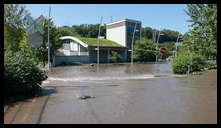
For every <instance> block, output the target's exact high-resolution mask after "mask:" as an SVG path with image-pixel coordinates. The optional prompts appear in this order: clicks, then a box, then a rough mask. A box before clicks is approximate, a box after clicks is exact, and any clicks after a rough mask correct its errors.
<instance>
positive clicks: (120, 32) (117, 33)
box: [106, 19, 141, 61]
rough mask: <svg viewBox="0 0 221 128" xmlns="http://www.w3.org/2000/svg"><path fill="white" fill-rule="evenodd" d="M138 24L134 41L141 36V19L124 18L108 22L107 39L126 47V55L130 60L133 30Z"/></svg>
mask: <svg viewBox="0 0 221 128" xmlns="http://www.w3.org/2000/svg"><path fill="white" fill-rule="evenodd" d="M135 26H136V31H135V36H134V42H135V41H136V40H137V39H139V38H140V34H141V21H137V20H131V19H124V20H120V21H115V22H112V23H108V24H106V39H108V40H112V41H115V42H118V43H120V44H121V45H122V46H124V47H126V48H127V50H125V56H127V60H128V61H129V60H130V56H131V52H128V51H129V50H131V46H132V38H133V32H134V29H135Z"/></svg>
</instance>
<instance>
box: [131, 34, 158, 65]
mask: <svg viewBox="0 0 221 128" xmlns="http://www.w3.org/2000/svg"><path fill="white" fill-rule="evenodd" d="M155 48H156V43H154V42H153V41H152V40H150V39H146V38H143V39H142V40H141V41H136V43H135V45H134V60H135V61H155V60H156V56H155V54H156V52H158V51H156V49H155ZM158 57H159V56H158Z"/></svg>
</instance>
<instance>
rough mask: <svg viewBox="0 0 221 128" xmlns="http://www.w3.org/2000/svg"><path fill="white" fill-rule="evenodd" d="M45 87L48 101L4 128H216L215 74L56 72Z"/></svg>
mask: <svg viewBox="0 0 221 128" xmlns="http://www.w3.org/2000/svg"><path fill="white" fill-rule="evenodd" d="M42 87H43V88H44V89H45V90H44V93H45V96H42V97H38V98H34V99H30V100H29V101H25V102H19V103H16V104H15V105H14V106H13V107H9V108H8V109H7V110H6V111H5V114H4V123H42V124H47V123H52V124H53V123H56V124H57V123H61V124H73V123H78V124H79V123H115V124H116V123H164V124H165V123H180V124H183V123H203V124H205V123H217V72H216V70H210V71H205V72H203V74H202V75H195V76H186V75H173V74H172V71H171V68H170V64H169V63H161V64H134V65H133V70H131V67H130V64H100V68H99V72H96V65H95V67H94V68H92V67H90V66H89V65H83V66H67V67H56V68H53V69H52V73H51V74H50V75H49V78H48V80H47V81H45V82H44V83H43V85H42ZM82 96H91V98H86V99H83V100H82V99H81V97H82Z"/></svg>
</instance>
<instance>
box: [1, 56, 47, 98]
mask: <svg viewBox="0 0 221 128" xmlns="http://www.w3.org/2000/svg"><path fill="white" fill-rule="evenodd" d="M46 79H47V76H46V75H45V73H44V72H43V71H41V70H40V69H39V68H38V67H37V66H36V65H35V64H34V62H33V60H32V59H31V58H30V57H26V56H24V55H22V54H21V53H19V52H18V53H14V54H12V53H11V52H10V53H6V55H5V57H4V92H5V96H6V97H8V96H20V95H34V94H36V93H37V92H38V91H39V90H40V86H39V85H41V83H42V81H44V80H46Z"/></svg>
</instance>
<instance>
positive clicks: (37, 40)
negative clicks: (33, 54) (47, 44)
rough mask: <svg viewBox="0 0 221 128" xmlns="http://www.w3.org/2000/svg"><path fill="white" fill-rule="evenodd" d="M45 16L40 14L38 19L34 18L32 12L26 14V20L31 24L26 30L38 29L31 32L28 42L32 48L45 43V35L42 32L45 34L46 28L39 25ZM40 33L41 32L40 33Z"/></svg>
mask: <svg viewBox="0 0 221 128" xmlns="http://www.w3.org/2000/svg"><path fill="white" fill-rule="evenodd" d="M44 19H45V18H44V16H42V15H41V16H39V17H38V18H37V19H36V20H33V18H32V17H31V16H30V14H28V15H26V16H25V17H24V19H23V20H24V22H26V23H28V24H29V25H30V26H29V27H28V28H27V29H26V32H31V31H33V30H37V32H34V33H32V34H30V36H29V38H28V43H29V45H30V46H31V47H32V48H38V47H40V46H41V44H42V43H43V37H42V36H41V35H40V34H44V30H43V29H42V28H41V27H40V26H38V24H39V23H40V22H42V21H43V20H44ZM38 32H39V33H40V34H39V33H38Z"/></svg>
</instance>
